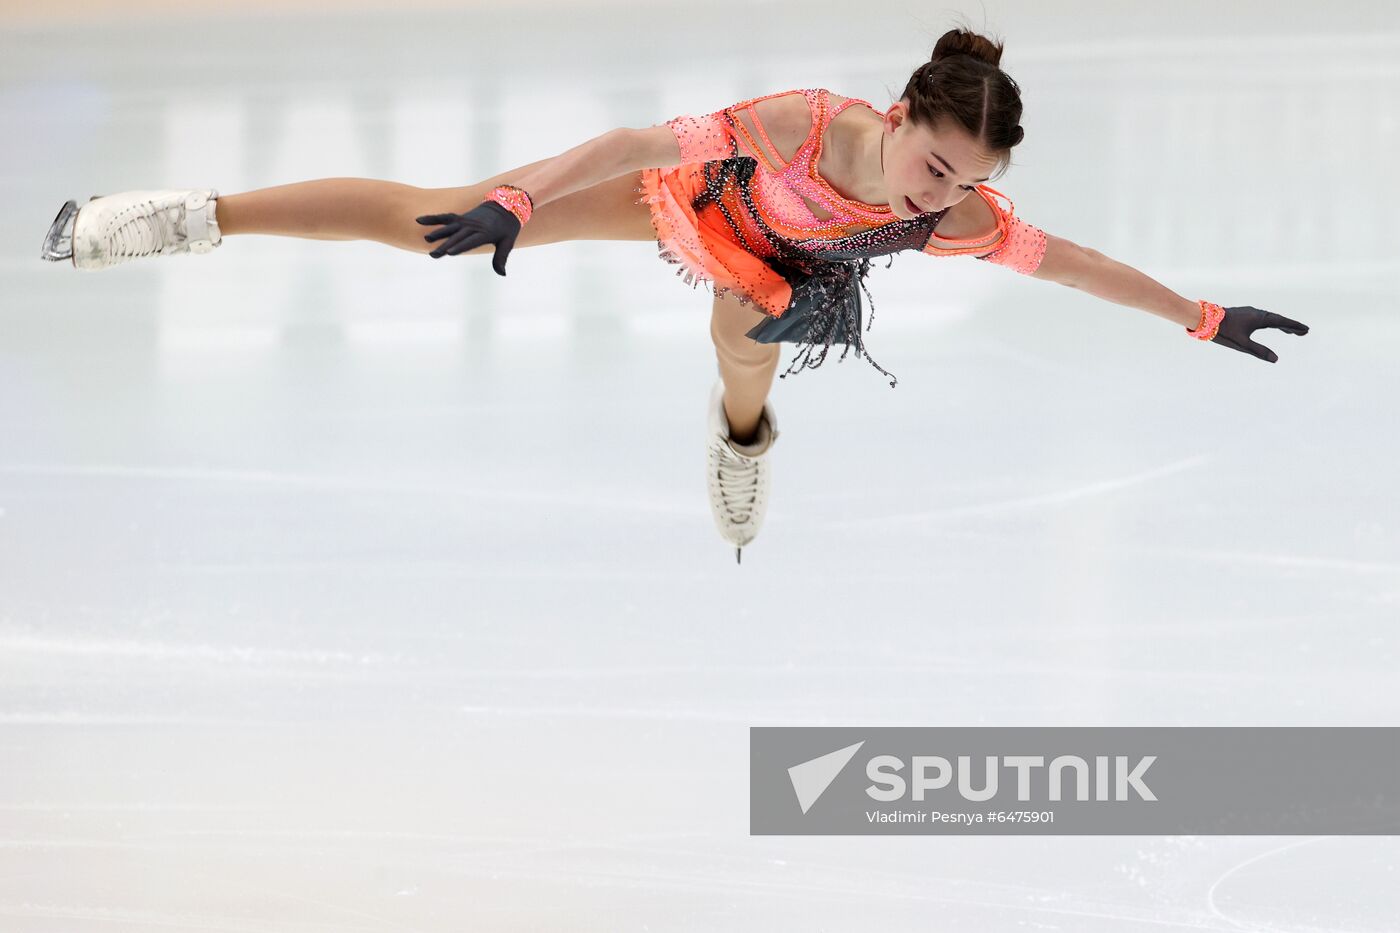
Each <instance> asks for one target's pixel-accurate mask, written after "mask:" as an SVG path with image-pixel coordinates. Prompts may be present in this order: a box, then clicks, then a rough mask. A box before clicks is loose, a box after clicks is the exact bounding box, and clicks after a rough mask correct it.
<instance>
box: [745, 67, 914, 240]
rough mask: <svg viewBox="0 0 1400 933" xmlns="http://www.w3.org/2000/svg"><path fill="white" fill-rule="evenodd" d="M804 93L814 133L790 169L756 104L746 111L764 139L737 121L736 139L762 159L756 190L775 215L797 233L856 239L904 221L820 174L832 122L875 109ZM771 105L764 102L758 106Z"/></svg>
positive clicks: (821, 93) (814, 91)
mask: <svg viewBox="0 0 1400 933" xmlns="http://www.w3.org/2000/svg"><path fill="white" fill-rule="evenodd" d="M787 93H789V94H790V93H792V92H791V91H789V92H787ZM801 93H802V96H803V98H804V99H805V100H806V101H807V107H808V109H809V110H810V111H811V114H812V128H811V130H810V131H809V132H808V134H807V138H806V139H805V140H803V142H802V145H801V146H799V147H798V149H797V152H796V153H794V154H793V157H792V159H791V160H790V161H788V162H787V163H786V164H784V163H783V160H782V157H781V154H780V153H779V152H778V150H777V147H776V146H774V145H773V142H772V140H770V139H769V138H768V133H767V130H766V129H765V128H764V126H763V123H762V122H761V121H760V120H759V118H758V113H757V111H756V110H755V109H754V107H753V104H754V103H756V101H749V102H747V103H746V104H745V105H744V106H743V108H742V109H744V110H746V111H747V113H748V116H749V118H750V119H751V120H752V121H753V125H754V128H755V129H756V130H757V132H758V135H759V139H755V138H754V137H753V136H752V135H751V134H750V133H749V131H748V128H747V127H746V126H745V125H744V124H743V123H742V122H741V121H735V125H734V131H735V133H736V135H738V136H739V137H740V138H741V139H743V141H744V144H745V146H746V147H747V148H748V149H749V150H750V151H751V152H753V153H754V154H755V157H756V158H758V159H760V160H762V165H763V169H764V171H763V172H762V173H761V174H760V175H758V176H756V179H755V181H756V185H755V186H756V187H757V189H758V191H759V192H760V194H761V195H762V196H763V199H764V200H765V201H766V202H767V205H768V206H769V207H770V208H771V210H772V211H773V213H774V214H775V215H776V216H777V217H778V219H780V220H782V221H783V222H784V223H786V224H788V225H790V226H792V227H793V228H794V229H798V230H802V231H804V232H809V233H820V232H825V231H838V230H839V231H840V232H842V233H850V232H853V228H857V227H878V226H880V225H881V224H886V223H889V222H890V221H891V220H896V219H898V218H897V217H896V216H895V214H894V212H893V211H892V210H891V209H890V207H889V205H876V204H866V203H864V202H862V201H856V200H852V199H850V198H847V197H844V196H843V195H841V194H840V192H838V191H837V190H836V189H835V188H833V187H832V186H831V184H830V183H829V182H828V181H827V180H826V179H825V178H823V177H822V175H821V172H820V171H819V170H818V165H819V164H820V163H821V155H822V137H823V136H825V134H826V130H827V128H828V127H829V126H830V125H831V121H832V120H834V119H835V118H836V116H837V115H838V114H839V113H841V111H843V110H845V109H846V108H847V107H849V106H851V105H852V104H861V105H863V106H865V107H868V108H869V109H871V110H874V109H875V108H874V107H871V106H870V104H869V103H868V102H866V101H863V100H860V99H858V98H855V97H851V98H847V99H846V100H844V101H842V102H841V103H840V104H839V105H837V106H836V107H835V108H832V107H831V92H830V91H827V90H826V89H824V88H816V89H807V90H803V91H802V92H801ZM769 96H770V97H771V96H779V95H769ZM766 99H767V98H762V97H761V98H758V99H757V100H766ZM760 140H761V141H760ZM804 199H805V200H804ZM807 201H811V202H812V203H813V204H816V205H817V206H819V207H820V208H822V209H823V210H824V211H825V212H826V213H827V214H829V215H830V216H829V217H825V218H823V217H818V216H817V214H816V213H815V212H814V211H813V210H812V209H811V207H810V206H809V205H808V203H807Z"/></svg>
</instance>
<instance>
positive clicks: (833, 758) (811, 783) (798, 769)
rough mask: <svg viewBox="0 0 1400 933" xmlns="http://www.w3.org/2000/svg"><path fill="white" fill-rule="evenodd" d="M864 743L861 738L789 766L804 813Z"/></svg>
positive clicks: (789, 772)
mask: <svg viewBox="0 0 1400 933" xmlns="http://www.w3.org/2000/svg"><path fill="white" fill-rule="evenodd" d="M864 744H865V741H864V740H861V741H859V742H857V743H856V744H854V745H847V746H846V747H845V748H838V749H837V750H836V751H834V752H828V753H827V754H825V755H822V756H821V757H819V758H813V759H812V760H811V761H804V762H802V763H801V764H798V765H793V766H792V767H791V768H788V779H789V780H791V781H792V789H793V792H794V793H796V794H797V803H798V804H799V805H800V806H801V807H802V812H803V813H804V814H805V813H806V812H807V811H808V810H810V809H812V804H814V803H816V802H817V799H818V798H819V797H821V795H822V794H824V793H826V789H827V788H828V787H830V786H831V782H832V781H835V780H836V776H837V775H838V774H840V773H841V770H842V769H843V768H845V767H846V765H847V764H849V763H850V761H851V759H852V758H854V757H855V754H856V752H858V751H860V747H861V746H862V745H864Z"/></svg>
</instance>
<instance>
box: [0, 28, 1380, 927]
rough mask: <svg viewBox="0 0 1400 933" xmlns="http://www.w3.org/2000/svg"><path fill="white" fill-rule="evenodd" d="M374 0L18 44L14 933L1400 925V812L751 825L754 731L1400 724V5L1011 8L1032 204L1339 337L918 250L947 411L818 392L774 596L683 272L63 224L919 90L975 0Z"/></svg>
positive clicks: (3, 593)
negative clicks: (902, 826)
mask: <svg viewBox="0 0 1400 933" xmlns="http://www.w3.org/2000/svg"><path fill="white" fill-rule="evenodd" d="M149 5H150V4H146V6H149ZM363 6H364V5H363V4H361V5H359V6H358V7H357V8H356V10H355V11H354V12H353V13H326V12H319V13H314V14H306V15H300V14H292V13H284V14H282V15H280V16H277V17H275V18H273V17H271V15H270V14H268V13H267V12H265V11H264V12H254V13H234V12H223V11H214V12H211V13H207V14H204V15H202V16H196V15H194V14H190V13H188V12H186V13H182V14H180V15H179V16H178V17H170V16H153V15H152V14H150V13H148V12H145V11H143V12H140V13H131V14H125V15H115V14H114V15H111V16H110V17H109V18H104V19H95V18H92V17H91V16H87V17H84V16H76V17H72V18H70V19H69V20H67V21H65V22H61V23H48V22H45V21H43V20H25V21H23V22H19V21H11V22H5V21H3V20H0V43H3V49H4V51H3V54H0V138H3V139H4V140H5V143H4V145H3V146H0V190H3V192H4V195H5V202H6V204H7V211H6V214H5V217H4V220H3V222H0V245H3V251H2V253H0V276H3V279H2V281H3V288H0V303H2V304H0V931H4V933H50V931H53V933H57V931H91V933H107V931H112V933H118V931H132V930H170V929H180V930H208V931H230V933H232V931H250V933H251V931H259V933H261V931H285V933H319V931H336V933H342V931H370V930H374V931H380V930H383V931H421V933H428V931H433V933H436V931H448V930H452V931H457V930H492V931H495V930H509V931H517V930H519V931H526V930H543V929H550V930H582V931H614V930H682V931H692V930H693V931H717V930H724V931H774V930H841V931H849V930H884V931H895V930H900V931H903V930H910V931H913V930H920V931H924V930H944V929H946V930H967V931H978V933H982V931H1002V930H1006V931H1037V930H1069V931H1133V933H1137V931H1162V930H1172V929H1202V930H1229V931H1236V930H1288V931H1322V930H1327V931H1342V930H1347V931H1380V930H1396V929H1400V895H1397V893H1396V892H1397V891H1400V869H1397V864H1400V842H1397V840H1395V839H1393V838H1387V837H1324V838H1306V837H1268V838H1260V837H1253V838H1247V837H1208V836H1201V837H1110V836H1105V837H1073V836H1065V837H1043V838H1033V837H995V838H976V837H971V836H959V837H948V838H932V837H916V838H880V837H868V838H821V837H818V838H800V837H751V836H749V835H748V824H747V819H748V802H747V766H748V744H747V743H748V729H749V727H750V726H755V725H817V724H840V725H857V726H858V725H979V724H986V725H1135V724H1140V725H1396V724H1400V722H1398V720H1400V695H1398V694H1397V687H1396V683H1397V678H1396V675H1395V669H1396V666H1397V651H1396V634H1395V624H1396V622H1397V620H1398V619H1400V509H1397V505H1398V504H1400V493H1397V491H1396V485H1395V483H1396V478H1397V475H1398V474H1400V471H1397V467H1400V443H1397V441H1396V438H1395V430H1396V424H1397V416H1400V376H1397V371H1400V370H1398V368H1397V364H1396V353H1397V348H1400V309H1397V307H1396V297H1395V296H1396V294H1397V285H1400V260H1397V255H1400V249H1397V247H1400V242H1397V236H1396V233H1395V222H1394V217H1395V215H1396V212H1397V210H1400V183H1397V181H1396V176H1395V174H1394V171H1393V169H1392V166H1393V165H1394V164H1395V163H1396V162H1397V157H1400V142H1398V141H1397V133H1398V132H1400V125H1398V121H1397V117H1396V114H1397V112H1400V107H1398V106H1397V105H1398V104H1400V100H1398V99H1397V92H1400V64H1398V63H1400V14H1397V13H1396V12H1395V8H1394V6H1393V5H1391V4H1388V3H1351V4H1340V5H1338V4H1333V5H1317V6H1308V7H1301V6H1300V7H1297V8H1294V7H1292V6H1285V5H1280V4H1277V3H1263V2H1247V3H1234V2H1232V3H1229V4H1216V3H1203V2H1193V3H1176V4H1170V5H1165V4H1142V5H1138V6H1121V5H1109V4H1106V3H1104V4H1087V3H1083V2H1077V3H1065V4H1059V3H1057V4H1051V5H1046V6H1045V7H1044V8H1041V7H1035V6H1031V5H1029V4H1024V3H1004V2H989V3H987V4H986V7H985V9H986V13H985V20H984V19H983V14H982V8H981V7H978V8H977V9H973V8H968V9H967V10H966V11H964V12H966V14H967V15H968V17H969V19H970V20H971V22H972V23H973V25H974V26H976V27H982V26H985V27H986V29H985V31H992V32H996V33H998V34H1000V35H1002V36H1004V37H1005V38H1006V40H1007V42H1008V50H1007V55H1006V58H1005V60H1004V65H1005V66H1006V68H1007V70H1008V71H1009V72H1010V73H1011V74H1012V75H1013V76H1014V77H1015V78H1016V79H1017V80H1018V81H1019V82H1020V83H1021V85H1022V87H1023V92H1024V95H1025V102H1026V115H1025V119H1024V120H1023V124H1024V125H1025V126H1026V130H1027V137H1026V142H1025V144H1024V145H1023V146H1021V147H1019V148H1018V149H1017V151H1016V155H1015V164H1014V167H1013V168H1012V169H1011V171H1010V172H1009V173H1008V174H1007V175H1006V176H1004V177H1003V178H1002V179H1000V180H999V181H998V182H996V183H994V187H996V188H997V189H998V190H1000V191H1004V192H1006V193H1007V194H1008V195H1010V196H1011V197H1012V198H1013V199H1014V200H1015V202H1016V205H1017V211H1018V213H1020V214H1022V215H1024V216H1025V217H1026V218H1027V219H1028V220H1029V221H1031V222H1032V223H1035V224H1037V225H1038V226H1041V227H1043V228H1044V229H1046V230H1049V231H1050V232H1052V233H1055V234H1057V235H1060V236H1064V237H1066V238H1069V239H1072V240H1075V241H1076V242H1081V243H1084V244H1086V245H1089V246H1092V247H1094V248H1097V249H1099V250H1100V251H1102V252H1104V253H1106V254H1108V255H1110V256H1113V257H1114V258H1117V259H1120V260H1121V261H1123V262H1127V263H1129V264H1132V265H1134V266H1136V267H1138V268H1141V269H1143V270H1144V271H1145V272H1147V273H1148V274H1150V275H1152V276H1153V277H1154V278H1157V279H1159V280H1161V281H1162V282H1164V283H1165V284H1167V285H1168V286H1169V287H1171V288H1172V289H1174V290H1175V291H1177V292H1179V293H1181V294H1183V295H1186V296H1188V297H1192V298H1197V297H1206V298H1210V299H1211V300H1215V301H1219V302H1221V303H1222V304H1226V305H1236V304H1248V305H1254V306H1256V307H1262V308H1267V309H1270V310H1273V311H1276V312H1278V313H1281V314H1284V315H1286V316H1289V317H1293V318H1296V319H1299V320H1302V321H1304V322H1306V323H1308V324H1309V325H1310V326H1311V327H1312V333H1310V334H1309V335H1308V336H1306V337H1304V338H1298V337H1292V336H1288V335H1285V334H1281V333H1279V332H1277V331H1265V332H1262V334H1261V340H1262V342H1264V343H1266V344H1268V345H1269V346H1271V347H1273V348H1274V349H1275V350H1276V351H1277V352H1278V354H1279V356H1280V358H1281V360H1280V362H1279V363H1278V364H1276V365H1269V364H1267V363H1264V362H1261V361H1258V360H1255V359H1252V358H1250V357H1247V356H1245V355H1243V354H1238V353H1233V352H1231V351H1229V350H1227V349H1225V348H1223V347H1218V346H1214V345H1205V344H1200V343H1197V342H1195V341H1191V340H1189V339H1188V338H1186V337H1185V336H1184V335H1183V334H1182V332H1181V330H1180V328H1178V327H1176V326H1175V325H1172V324H1169V323H1168V322H1166V321H1164V320H1162V319H1160V318H1156V317H1154V316H1152V315H1149V314H1146V313H1143V312H1139V311H1136V310H1134V309H1131V308H1125V307H1122V306H1118V305H1114V304H1110V303H1106V302H1103V301H1099V300H1097V299H1094V298H1093V297H1091V296H1088V295H1085V294H1083V293H1080V292H1075V291H1072V290H1070V289H1065V288H1061V287H1058V286H1055V285H1051V284H1047V283H1044V282H1040V281H1034V280H1030V279H1026V278H1023V277H1019V276H1016V275H1014V274H1012V273H1010V272H1008V271H1006V270H1004V269H999V268H995V267H990V266H986V265H985V264H981V263H972V262H968V261H965V260H962V261H958V260H934V259H931V258H927V257H921V256H917V255H912V254H904V255H901V256H898V257H896V259H895V262H894V265H893V267H892V268H889V269H886V268H885V267H884V261H883V260H882V261H879V262H877V263H876V265H875V270H874V272H873V273H872V275H871V277H870V283H869V284H870V287H871V291H872V292H873V293H874V295H875V300H876V314H875V321H874V326H873V328H872V330H871V331H870V333H869V334H868V335H867V339H868V342H869V346H870V349H871V352H872V353H873V354H874V356H875V359H876V360H878V361H879V362H880V363H881V364H882V365H883V366H885V367H886V368H887V369H890V370H891V371H892V372H894V373H895V374H896V375H897V376H898V377H899V380H900V382H899V386H898V388H896V389H894V390H891V389H890V388H889V386H888V383H887V381H886V380H884V379H882V378H881V377H880V375H879V373H877V372H876V371H875V370H874V369H872V368H871V367H870V366H868V365H867V364H866V362H864V361H863V360H856V359H854V358H848V359H847V360H846V361H845V362H843V363H840V364H839V365H838V364H836V363H835V362H834V361H828V363H827V364H826V365H825V366H824V367H823V368H822V369H819V370H816V371H809V372H804V373H801V374H800V375H797V376H793V377H789V378H788V379H786V380H781V381H779V383H778V384H777V387H776V389H775V394H774V402H775V405H776V408H777V412H778V417H779V422H780V426H781V429H782V439H781V442H780V444H779V446H778V447H777V448H776V449H775V461H774V471H775V477H774V478H775V484H776V485H775V489H774V494H773V502H772V506H771V511H770V513H769V515H768V519H767V524H766V526H765V527H764V529H763V533H762V536H761V537H760V539H759V540H758V541H757V542H756V543H755V544H754V545H753V546H751V547H750V548H748V549H746V551H745V556H744V563H743V565H742V566H735V563H734V556H733V551H732V549H731V548H728V547H726V546H725V545H724V544H723V543H722V542H721V541H720V540H719V538H718V536H717V535H716V533H715V531H714V528H713V527H712V524H711V520H710V517H709V514H708V511H707V506H706V503H705V487H704V477H703V468H704V455H703V443H704V437H703V431H704V404H705V400H706V397H707V394H708V390H709V386H710V384H711V381H712V380H713V378H714V372H715V370H714V362H713V355H712V350H711V347H710V343H709V337H708V314H709V300H708V296H707V294H706V293H705V292H703V291H692V290H691V289H689V288H687V287H686V286H685V285H684V284H683V283H681V282H680V280H679V279H677V278H676V277H675V276H674V274H673V272H674V270H673V269H672V268H671V267H668V266H666V265H665V264H663V263H662V262H660V261H659V260H658V259H657V258H656V255H655V247H654V244H650V243H583V244H567V245H561V246H552V247H544V248H539V249H523V250H519V251H517V252H516V253H515V254H514V255H513V256H512V257H511V260H510V276H509V277H508V278H507V279H500V278H498V277H496V276H495V275H493V274H491V272H490V270H489V268H487V264H486V263H484V262H477V261H475V259H474V258H462V259H459V260H457V261H455V262H451V261H443V262H440V263H432V262H430V261H428V260H425V259H424V258H422V257H420V256H415V255H412V254H409V253H406V252H399V251H395V250H392V249H390V248H388V247H383V246H378V245H375V244H370V243H332V242H324V241H319V242H318V241H295V240H288V239H274V238H262V237H254V238H246V237H245V238H235V237H231V238H229V239H228V240H227V241H226V242H225V244H224V245H223V246H222V247H221V248H220V250H219V251H218V252H216V253H215V254H213V255H212V256H204V257H189V256H185V257H178V258H174V259H163V260H156V261H149V262H146V263H137V264H132V265H129V266H124V267H121V268H118V269H114V270H111V271H109V272H106V273H102V274H100V275H92V276H88V275H82V274H79V273H76V272H74V271H73V270H71V269H68V268H65V267H62V266H58V265H50V264H46V263H41V262H40V261H39V260H38V258H37V255H38V250H39V245H40V241H41V239H42V234H43V232H44V230H45V229H46V226H47V224H48V222H49V220H50V219H51V218H52V216H53V213H54V212H55V211H56V210H57V208H58V207H59V205H60V204H61V203H62V202H63V201H64V200H66V199H68V198H78V199H80V200H85V199H86V198H87V197H89V196H90V195H93V194H105V193H110V192H114V191H121V190H128V189H132V188H142V187H193V186H212V187H217V188H218V189H219V190H220V191H221V192H223V193H236V192H238V191H241V190H247V189H250V188H256V187H264V186H268V185H273V184H282V183H286V182H290V181H299V180H304V179H307V178H316V177H332V176H366V177H378V178H389V179H393V180H397V181H403V182H406V183H411V184H416V185H420V186H423V187H438V186H447V185H454V184H467V183H470V182H471V181H473V180H476V179H480V178H484V177H487V176H489V175H491V174H494V173H495V172H498V171H501V170H503V169H505V168H509V167H510V166H513V165H520V164H525V163H527V162H530V161H534V160H536V159H539V158H544V157H546V156H548V155H552V154H555V153H557V152H561V151H563V150H564V149H567V148H570V147H571V146H573V145H576V144H577V143H578V142H581V141H582V140H583V139H585V138H587V137H588V136H591V135H594V134H596V133H599V132H602V131H603V130H605V129H608V128H611V127H613V126H622V125H628V126H647V125H650V124H653V123H657V122H661V121H662V120H665V119H667V118H669V117H671V116H674V115H676V114H678V113H683V112H690V113H698V112H705V111H706V110H712V109H716V108H717V107H719V106H722V105H724V104H726V103H730V102H732V101H733V100H736V99H739V98H741V97H750V96H757V95H760V94H764V93H769V92H772V91H776V90H785V89H787V88H791V87H801V86H813V87H815V86H822V87H829V88H832V89H833V90H836V91H838V92H840V93H844V94H848V95H854V96H859V97H863V98H865V99H867V100H870V101H872V102H873V103H875V104H876V105H877V106H880V107H883V106H885V105H886V104H888V103H889V102H890V100H891V95H893V94H897V93H898V92H899V90H900V89H901V88H902V86H903V82H904V79H905V77H906V76H907V74H908V72H909V71H910V70H911V69H912V68H913V67H914V66H915V65H917V64H918V63H919V62H920V61H922V60H923V59H924V58H925V57H926V56H927V54H928V51H929V48H930V47H931V45H932V42H933V40H934V38H936V37H937V35H938V34H940V33H941V32H942V31H943V29H944V28H948V26H949V25H950V20H948V17H947V13H948V12H949V11H944V10H941V9H936V8H928V9H915V8H913V7H912V6H911V7H909V8H906V7H905V6H903V5H896V4H890V5H887V6H885V5H877V6H875V7H871V6H869V5H866V6H863V7H861V8H860V17H861V26H860V28H859V29H856V30H853V29H852V26H851V23H852V17H851V8H849V7H847V6H845V5H838V4H834V3H829V2H804V3H801V4H796V3H783V4H776V3H761V4H757V5H755V4H753V3H750V4H748V5H746V6H744V7H739V6H733V7H729V6H725V5H723V4H720V5H718V6H711V7H707V8H706V10H705V11H701V10H699V8H696V7H690V6H686V7H681V6H679V5H673V4H661V5H656V4H625V3H608V4H569V5H560V6H552V7H543V6H541V5H539V4H535V3H514V2H513V3H510V4H502V5H499V6H500V9H497V10H495V11H490V10H485V9H482V8H481V7H479V6H477V5H472V6H471V7H470V8H453V7H452V5H450V4H435V5H431V6H429V5H425V4H410V5H408V6H406V7H402V8H399V7H394V8H390V7H388V5H386V7H385V8H384V9H383V10H380V11H366V10H365V9H362V8H361V7H363ZM755 7H758V8H759V9H757V10H756V11H755ZM744 10H747V11H748V12H743V11H744ZM804 10H805V11H809V12H814V13H816V14H818V15H817V16H815V17H813V18H812V20H811V21H809V22H806V23H797V22H795V21H794V18H795V14H796V13H797V12H798V11H804ZM770 15H771V18H770ZM705 16H710V17H717V18H718V19H719V20H720V21H722V22H728V23H731V24H744V25H746V26H748V27H750V31H749V32H747V33H744V32H740V33H735V34H733V35H731V36H730V39H729V41H728V47H722V45H717V44H716V43H715V42H713V41H711V38H710V36H711V34H709V33H705V32H701V31H697V30H695V29H693V28H691V29H686V28H682V26H683V24H686V23H694V22H697V21H700V20H703V17H705ZM732 28H733V27H731V31H732ZM764 49H769V50H774V51H772V53H771V54H770V55H769V57H768V58H767V59H766V60H763V61H758V60H756V56H757V54H758V53H759V52H760V51H762V50H764ZM791 358H792V352H791V348H790V347H788V348H785V352H784V357H783V359H784V362H783V366H784V368H785V367H786V365H787V362H788V361H789V360H790V359H791Z"/></svg>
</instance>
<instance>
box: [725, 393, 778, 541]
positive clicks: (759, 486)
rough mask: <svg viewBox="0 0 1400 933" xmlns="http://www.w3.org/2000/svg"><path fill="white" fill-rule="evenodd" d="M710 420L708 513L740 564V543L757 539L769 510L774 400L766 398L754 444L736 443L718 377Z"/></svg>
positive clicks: (775, 436) (775, 427)
mask: <svg viewBox="0 0 1400 933" xmlns="http://www.w3.org/2000/svg"><path fill="white" fill-rule="evenodd" d="M709 422H710V423H709V428H710V436H709V449H708V457H707V459H708V468H709V485H710V512H711V514H713V515H714V517H715V527H717V528H718V529H719V533H720V536H721V537H723V538H724V540H726V541H728V542H729V543H730V544H732V545H734V548H735V551H734V560H735V562H736V563H738V562H741V561H742V560H743V552H744V545H746V544H748V543H749V542H750V541H752V540H753V539H754V538H755V537H757V535H758V529H759V527H760V526H761V525H762V524H763V516H764V515H765V514H766V513H767V511H768V489H769V485H770V482H771V480H770V464H769V462H768V454H769V452H770V451H771V450H772V449H773V443H774V441H776V440H777V439H778V422H777V417H776V415H774V413H773V404H772V402H764V403H763V414H762V416H761V417H760V418H759V421H758V433H757V435H756V436H755V437H754V439H753V442H752V443H749V444H736V443H734V441H733V440H732V439H731V438H730V436H729V419H728V418H727V417H726V416H725V414H724V382H723V381H722V380H717V381H716V382H715V385H714V388H713V389H712V390H711V391H710V418H709Z"/></svg>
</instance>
